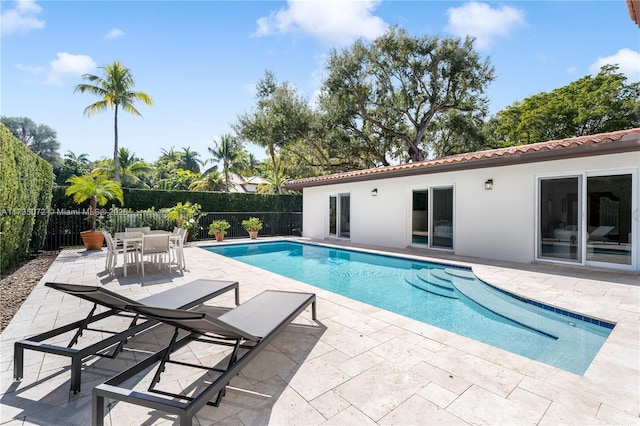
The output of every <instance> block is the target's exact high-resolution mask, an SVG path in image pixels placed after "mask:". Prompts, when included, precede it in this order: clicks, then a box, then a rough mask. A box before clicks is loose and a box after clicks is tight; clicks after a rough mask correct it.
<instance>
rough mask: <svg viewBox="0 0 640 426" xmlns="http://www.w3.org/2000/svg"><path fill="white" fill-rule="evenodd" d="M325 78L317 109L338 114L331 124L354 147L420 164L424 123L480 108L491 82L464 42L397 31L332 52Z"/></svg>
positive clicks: (425, 143)
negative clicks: (353, 142)
mask: <svg viewBox="0 0 640 426" xmlns="http://www.w3.org/2000/svg"><path fill="white" fill-rule="evenodd" d="M327 74H328V75H327V78H326V80H325V82H324V85H323V89H322V96H321V106H323V107H324V108H326V109H329V111H342V112H343V114H342V115H341V114H335V112H334V115H336V117H339V120H338V121H336V125H337V126H340V127H341V128H342V129H344V130H345V132H346V134H348V135H349V137H350V138H355V139H359V140H360V145H361V146H362V149H372V148H373V151H374V152H375V155H377V156H378V157H382V156H385V155H390V156H391V157H395V159H396V160H399V161H421V160H424V159H426V158H427V154H428V151H429V149H430V138H429V137H428V131H429V124H430V123H431V122H432V121H433V120H434V119H436V118H437V117H438V116H440V115H442V114H446V113H449V112H451V111H460V112H472V111H476V110H481V109H483V108H485V104H486V100H485V98H484V96H483V93H484V91H485V88H486V86H487V85H488V83H489V82H491V81H492V80H493V79H494V70H493V67H492V66H491V65H490V62H489V60H488V59H485V60H482V59H481V58H480V56H479V55H478V53H476V51H475V50H474V48H473V39H472V38H465V39H464V40H461V39H454V38H439V37H429V36H423V37H419V38H418V37H411V36H409V35H407V33H406V32H405V30H404V29H402V28H400V27H392V28H390V29H389V30H388V31H387V32H386V33H385V34H384V35H383V36H381V37H379V38H378V39H376V40H374V41H373V42H371V43H370V44H367V43H365V41H363V40H358V41H356V42H355V43H354V44H353V45H352V46H351V48H348V49H344V50H342V51H337V50H334V51H332V52H331V54H330V57H329V60H328V64H327ZM372 144H373V145H372ZM379 161H380V162H381V163H382V164H384V163H385V162H386V159H383V158H380V160H379Z"/></svg>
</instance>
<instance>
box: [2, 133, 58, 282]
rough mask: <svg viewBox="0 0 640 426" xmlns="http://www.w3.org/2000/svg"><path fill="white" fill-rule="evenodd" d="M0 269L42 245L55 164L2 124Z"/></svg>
mask: <svg viewBox="0 0 640 426" xmlns="http://www.w3.org/2000/svg"><path fill="white" fill-rule="evenodd" d="M0 176H2V179H0V233H1V236H0V272H1V271H6V270H7V269H8V268H9V267H11V266H13V265H15V264H16V263H18V262H20V261H21V260H24V259H27V258H28V257H29V256H30V254H31V252H32V251H37V250H40V249H41V248H42V244H43V242H44V239H45V236H46V228H47V219H48V212H49V210H50V208H51V197H52V193H51V191H52V186H53V178H54V176H53V167H52V166H51V165H50V164H49V163H47V162H46V161H45V160H43V159H41V158H40V157H38V156H37V155H36V154H35V153H33V151H31V150H30V149H29V148H28V147H27V146H26V145H25V144H24V143H22V142H20V141H19V140H18V139H16V138H15V137H13V135H12V134H11V132H9V130H7V128H6V127H4V126H3V125H0Z"/></svg>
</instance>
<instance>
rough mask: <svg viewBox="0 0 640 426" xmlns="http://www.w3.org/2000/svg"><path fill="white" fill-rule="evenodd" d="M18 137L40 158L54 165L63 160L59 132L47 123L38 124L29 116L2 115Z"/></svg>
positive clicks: (4, 122)
mask: <svg viewBox="0 0 640 426" xmlns="http://www.w3.org/2000/svg"><path fill="white" fill-rule="evenodd" d="M0 121H1V122H2V124H4V125H5V126H6V127H7V129H9V131H11V133H12V134H13V136H15V138H16V139H18V140H20V141H22V143H24V144H25V145H27V146H28V147H29V148H30V149H31V151H33V152H35V153H36V154H37V155H39V156H40V158H42V159H44V160H45V161H48V162H49V163H50V164H51V165H52V166H53V167H58V166H59V165H60V163H61V162H62V161H61V159H60V154H59V153H58V149H60V143H59V142H58V140H57V137H58V134H57V132H56V131H55V130H53V129H52V128H51V127H49V126H47V125H46V124H36V123H35V122H34V121H33V120H31V119H30V118H28V117H4V116H3V117H2V118H1V119H0Z"/></svg>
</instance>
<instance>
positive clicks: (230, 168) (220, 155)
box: [208, 134, 247, 192]
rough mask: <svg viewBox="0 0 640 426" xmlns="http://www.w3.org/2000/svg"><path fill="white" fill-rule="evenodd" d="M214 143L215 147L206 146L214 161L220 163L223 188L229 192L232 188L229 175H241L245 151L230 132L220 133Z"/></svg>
mask: <svg viewBox="0 0 640 426" xmlns="http://www.w3.org/2000/svg"><path fill="white" fill-rule="evenodd" d="M215 144H216V146H215V148H208V150H209V153H210V154H211V155H212V156H213V160H214V161H215V162H220V163H222V172H223V174H224V182H225V189H226V191H227V192H229V191H231V189H232V183H231V175H232V174H236V175H241V174H242V172H244V171H245V170H246V168H247V165H246V164H245V158H246V153H245V152H244V150H243V149H242V145H240V143H238V141H237V140H236V139H234V138H233V136H231V135H230V134H225V135H222V136H221V137H220V142H219V143H218V142H216V143H215ZM208 171H211V170H208Z"/></svg>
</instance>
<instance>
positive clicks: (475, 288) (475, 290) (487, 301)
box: [452, 276, 557, 338]
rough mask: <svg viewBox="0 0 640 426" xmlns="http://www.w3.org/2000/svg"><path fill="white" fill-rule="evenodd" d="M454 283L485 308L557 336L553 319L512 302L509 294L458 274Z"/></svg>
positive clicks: (461, 291)
mask: <svg viewBox="0 0 640 426" xmlns="http://www.w3.org/2000/svg"><path fill="white" fill-rule="evenodd" d="M452 283H453V285H454V286H455V288H456V289H457V290H458V291H459V292H460V293H462V294H463V295H464V296H466V297H468V298H469V299H471V300H472V301H473V302H475V303H477V304H478V305H480V306H482V307H483V308H485V309H487V310H489V311H491V312H493V313H495V314H497V315H499V316H501V317H503V318H506V319H508V320H511V321H513V322H515V323H518V324H520V325H522V326H524V327H527V328H529V329H531V330H535V331H537V332H539V333H542V334H545V335H547V336H549V337H553V338H557V337H556V336H557V332H555V331H554V329H553V327H552V326H551V325H552V322H551V321H546V320H545V318H544V317H541V316H540V315H536V314H534V313H533V312H530V311H528V310H526V309H523V308H520V307H519V306H516V305H515V304H512V303H510V302H509V301H508V300H506V299H505V297H509V296H506V295H501V294H499V293H496V292H494V291H492V290H490V289H489V288H488V287H487V285H486V284H484V283H483V282H481V281H479V280H477V279H472V278H463V277H460V276H458V277H457V278H455V279H453V280H452Z"/></svg>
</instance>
